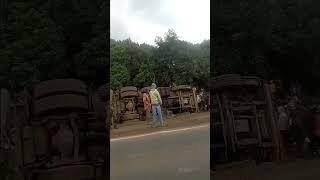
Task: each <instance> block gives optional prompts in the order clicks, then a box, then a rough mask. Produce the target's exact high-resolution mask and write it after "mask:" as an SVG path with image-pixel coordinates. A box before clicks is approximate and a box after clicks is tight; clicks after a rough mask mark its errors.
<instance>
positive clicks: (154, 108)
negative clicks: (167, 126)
mask: <svg viewBox="0 0 320 180" xmlns="http://www.w3.org/2000/svg"><path fill="white" fill-rule="evenodd" d="M156 87H157V86H156V84H155V83H152V85H151V88H150V91H149V90H146V91H145V92H144V93H143V105H144V112H145V117H146V119H147V121H148V120H149V119H150V112H152V126H151V127H152V128H155V127H156V126H157V120H159V121H160V126H164V122H163V117H162V110H161V106H162V99H161V96H160V93H159V91H158V90H157V89H156Z"/></svg>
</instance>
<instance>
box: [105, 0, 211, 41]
mask: <svg viewBox="0 0 320 180" xmlns="http://www.w3.org/2000/svg"><path fill="white" fill-rule="evenodd" d="M110 10H111V38H113V39H116V40H123V39H127V38H131V39H132V40H133V41H135V42H138V43H147V44H152V45H154V40H155V38H156V36H161V37H163V36H164V34H165V32H167V31H168V29H174V30H175V31H176V33H177V34H178V36H179V38H180V39H182V40H186V41H189V42H192V43H200V42H202V41H203V40H205V39H209V38H210V0H111V4H110Z"/></svg>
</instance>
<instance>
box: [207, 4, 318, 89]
mask: <svg viewBox="0 0 320 180" xmlns="http://www.w3.org/2000/svg"><path fill="white" fill-rule="evenodd" d="M317 4H319V2H318V1H315V0H310V1H301V0H289V1H288V0H279V1H271V0H264V1H253V0H250V1H247V0H239V1H215V5H214V7H215V9H214V10H213V17H214V21H213V27H214V33H213V39H214V42H213V57H214V58H213V59H214V60H213V63H212V70H213V75H214V76H217V75H221V74H225V73H239V74H243V75H258V76H261V77H264V78H267V79H282V80H285V82H288V83H289V82H290V81H291V80H299V81H300V82H301V83H303V85H304V86H305V87H310V88H311V87H316V86H318V85H317V84H315V83H314V82H315V81H318V80H320V74H319V71H318V70H319V68H320V59H319V51H317V50H316V49H317V47H318V44H319V42H320V41H319V38H320V31H319V28H320V21H319V18H320V13H319V11H318V10H317V8H316V7H317Z"/></svg>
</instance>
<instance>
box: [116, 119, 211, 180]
mask: <svg viewBox="0 0 320 180" xmlns="http://www.w3.org/2000/svg"><path fill="white" fill-rule="evenodd" d="M209 133H210V127H209V125H207V126H201V127H198V128H188V129H184V130H175V131H173V132H172V131H166V132H163V133H158V134H151V135H147V136H143V137H141V136H139V137H134V138H129V139H127V138H126V139H120V140H113V141H111V142H110V143H111V154H110V157H111V161H110V166H111V180H180V179H181V180H195V179H201V180H209V179H210V162H209V160H210V151H209V148H210V145H209V142H210V134H209Z"/></svg>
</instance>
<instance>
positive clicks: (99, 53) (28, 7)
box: [0, 0, 109, 91]
mask: <svg viewBox="0 0 320 180" xmlns="http://www.w3.org/2000/svg"><path fill="white" fill-rule="evenodd" d="M4 2H5V3H2V6H1V13H0V83H1V86H2V87H5V88H9V89H12V90H16V91H18V90H21V89H22V88H23V87H25V86H30V85H32V84H33V82H37V81H42V80H48V79H54V78H79V79H82V80H85V81H87V82H91V83H92V82H94V84H96V85H99V84H102V83H106V81H107V78H108V74H109V72H108V71H107V70H108V69H109V64H108V62H109V59H108V58H109V51H108V49H109V47H108V46H107V44H108V43H107V41H109V38H108V36H107V33H108V28H107V27H108V25H107V23H106V22H107V18H108V13H107V12H108V10H109V7H108V3H107V1H100V0H83V1H73V0H67V1H64V0H44V1H40V0H33V1H30V0H27V1H22V0H12V1H4Z"/></svg>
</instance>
